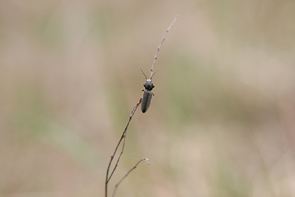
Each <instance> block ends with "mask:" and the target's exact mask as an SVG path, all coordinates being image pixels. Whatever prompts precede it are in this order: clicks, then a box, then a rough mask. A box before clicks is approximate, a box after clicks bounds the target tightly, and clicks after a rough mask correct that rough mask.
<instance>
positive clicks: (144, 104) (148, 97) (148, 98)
mask: <svg viewBox="0 0 295 197" xmlns="http://www.w3.org/2000/svg"><path fill="white" fill-rule="evenodd" d="M143 86H144V87H145V90H144V91H143V95H142V100H141V111H142V113H145V112H146V111H147V110H148V109H149V106H150V104H151V102H152V97H153V91H152V90H153V88H154V87H155V86H154V85H153V83H152V81H151V80H150V79H147V80H146V82H145V84H144V85H143Z"/></svg>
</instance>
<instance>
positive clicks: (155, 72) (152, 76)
mask: <svg viewBox="0 0 295 197" xmlns="http://www.w3.org/2000/svg"><path fill="white" fill-rule="evenodd" d="M158 71H159V70H157V71H156V72H154V73H153V75H152V76H151V80H152V78H153V76H154V75H155V74H156V73H157V72H158Z"/></svg>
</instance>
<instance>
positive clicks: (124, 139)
mask: <svg viewBox="0 0 295 197" xmlns="http://www.w3.org/2000/svg"><path fill="white" fill-rule="evenodd" d="M177 17H178V15H177V16H176V17H175V18H174V20H173V22H172V23H171V24H170V26H169V27H168V29H167V30H166V31H165V34H164V36H163V39H162V41H161V43H160V45H159V46H158V49H157V52H156V55H155V57H154V61H153V64H152V68H151V77H150V79H151V80H152V77H153V75H154V74H155V73H156V72H155V73H154V65H155V62H156V60H157V58H158V53H159V51H160V48H161V46H162V44H163V43H164V41H165V37H166V34H167V33H168V31H169V30H170V29H171V27H172V26H173V25H174V23H175V21H176V20H177ZM141 71H142V70H141ZM142 73H143V74H144V72H143V71H142ZM144 76H145V78H147V77H146V75H145V74H144ZM141 99H142V98H140V99H139V101H138V102H137V104H136V105H135V107H134V108H133V110H132V111H131V114H130V117H129V120H128V122H127V125H126V127H125V129H124V131H123V133H122V135H121V138H120V140H119V142H118V144H117V146H116V148H115V151H114V153H113V155H111V159H110V161H109V165H108V168H107V172H106V178H105V197H107V196H108V183H109V182H110V180H111V178H112V176H113V174H114V172H115V170H116V169H117V166H118V164H119V161H120V159H121V156H122V154H123V152H124V148H125V141H126V134H127V129H128V126H129V123H130V122H131V119H132V117H133V115H134V113H135V111H136V109H137V107H138V106H139V104H140V103H141ZM122 140H123V145H122V149H121V152H120V155H119V157H118V159H117V162H116V164H115V166H114V168H113V169H112V171H111V174H110V168H111V164H112V162H113V160H114V157H115V155H116V153H117V150H118V148H119V146H120V144H121V143H122ZM143 160H146V161H147V163H148V164H149V160H148V159H147V158H144V159H141V160H140V161H138V162H137V164H136V165H135V166H134V167H133V168H131V169H130V170H129V171H128V172H127V174H125V176H124V177H123V178H122V179H121V180H120V181H119V182H118V183H117V184H116V186H115V189H114V192H113V196H115V193H116V190H117V188H118V186H119V184H120V183H121V182H122V181H123V180H124V179H125V178H126V177H127V176H128V174H129V173H130V172H131V171H132V170H134V169H135V168H136V167H137V165H138V164H139V163H140V162H142V161H143Z"/></svg>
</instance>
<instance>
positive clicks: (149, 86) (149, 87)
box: [143, 79, 155, 91]
mask: <svg viewBox="0 0 295 197" xmlns="http://www.w3.org/2000/svg"><path fill="white" fill-rule="evenodd" d="M143 86H144V87H145V89H147V90H149V91H151V90H152V89H153V88H154V87H155V86H154V85H153V82H152V80H150V79H147V80H146V82H145V84H144V85H143Z"/></svg>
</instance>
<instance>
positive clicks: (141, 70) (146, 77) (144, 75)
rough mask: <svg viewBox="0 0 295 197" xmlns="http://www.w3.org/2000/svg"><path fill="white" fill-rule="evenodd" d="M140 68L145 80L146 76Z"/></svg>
mask: <svg viewBox="0 0 295 197" xmlns="http://www.w3.org/2000/svg"><path fill="white" fill-rule="evenodd" d="M140 70H141V72H142V74H143V75H144V77H145V79H146V80H147V77H146V75H145V74H144V72H143V70H142V69H141V68H140Z"/></svg>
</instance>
